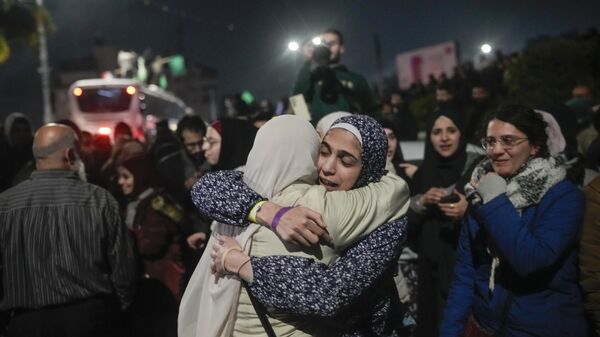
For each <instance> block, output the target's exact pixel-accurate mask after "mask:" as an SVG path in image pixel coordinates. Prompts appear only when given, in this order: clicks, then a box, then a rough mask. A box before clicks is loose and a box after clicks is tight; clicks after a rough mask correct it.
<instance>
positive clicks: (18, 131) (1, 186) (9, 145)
mask: <svg viewBox="0 0 600 337" xmlns="http://www.w3.org/2000/svg"><path fill="white" fill-rule="evenodd" d="M3 131H4V138H5V140H6V142H5V143H4V144H0V147H2V148H1V149H0V152H2V154H1V156H2V157H3V158H6V159H7V160H6V161H5V162H4V163H3V165H1V168H0V170H1V172H0V192H1V191H4V190H5V189H7V188H9V187H11V186H13V185H14V183H15V181H13V180H14V178H15V176H16V175H17V174H18V172H19V171H20V170H21V169H22V168H23V167H24V166H25V165H27V163H33V152H32V150H31V147H32V145H33V130H32V127H31V121H30V120H29V117H27V116H26V115H25V114H22V113H20V112H13V113H11V114H10V115H8V116H7V117H6V118H5V120H4V130H3Z"/></svg>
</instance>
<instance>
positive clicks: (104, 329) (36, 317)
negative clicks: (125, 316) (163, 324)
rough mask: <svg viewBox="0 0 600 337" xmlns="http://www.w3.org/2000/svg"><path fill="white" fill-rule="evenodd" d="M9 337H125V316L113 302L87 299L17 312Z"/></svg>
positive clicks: (13, 316)
mask: <svg viewBox="0 0 600 337" xmlns="http://www.w3.org/2000/svg"><path fill="white" fill-rule="evenodd" d="M6 336H7V337H71V336H72V337H113V336H122V313H121V309H120V307H119V303H118V302H117V301H116V300H113V299H98V298H93V299H87V300H83V301H80V302H77V303H73V304H65V305H60V306H53V307H48V308H42V309H38V310H24V311H15V312H14V314H13V315H12V317H11V318H10V321H9V322H8V327H7V331H6Z"/></svg>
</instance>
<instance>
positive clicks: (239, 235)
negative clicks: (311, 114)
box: [177, 115, 319, 337]
mask: <svg viewBox="0 0 600 337" xmlns="http://www.w3.org/2000/svg"><path fill="white" fill-rule="evenodd" d="M318 148H319V137H318V135H317V133H316V132H315V130H314V128H313V127H312V126H311V125H310V123H308V122H307V121H306V120H304V119H302V118H300V117H297V116H294V115H285V116H280V117H276V118H274V119H271V120H270V121H268V122H267V123H266V124H265V125H264V126H263V127H262V128H260V129H259V131H258V133H257V134H256V138H255V140H254V145H253V147H252V150H251V151H250V154H249V155H248V161H247V162H246V167H245V169H244V181H245V182H246V183H247V184H248V186H249V187H251V188H252V189H254V190H255V191H257V192H258V193H260V194H261V195H262V196H264V197H268V198H272V197H273V196H274V195H276V194H277V193H279V192H281V191H282V190H283V189H285V188H286V187H288V186H289V185H291V184H293V183H298V182H303V183H310V184H312V183H314V182H315V181H316V178H317V168H316V164H315V163H316V160H317V156H318ZM258 228H260V225H257V224H250V226H248V227H244V228H240V227H233V226H229V225H224V224H217V226H216V227H215V228H214V231H213V233H214V232H217V233H223V234H227V235H231V236H234V237H235V239H236V240H237V241H238V243H239V244H240V246H242V247H243V249H244V251H245V252H246V253H249V251H250V246H251V241H252V240H251V239H252V235H253V234H254V233H255V232H256V230H257V229H258ZM215 240H216V239H215V238H214V236H211V238H210V239H209V241H208V243H207V245H206V248H205V253H204V254H203V255H202V258H201V259H200V262H198V265H197V266H196V270H194V274H193V275H192V278H191V279H190V282H189V283H188V286H187V288H186V289H185V293H184V294H183V298H182V300H181V305H180V306H179V317H178V324H177V329H178V336H179V337H229V336H230V335H231V333H232V330H233V327H234V319H235V313H236V311H237V304H238V298H239V294H240V288H241V283H240V281H239V279H238V278H237V277H234V276H227V277H225V278H221V279H220V280H218V281H216V280H215V277H214V276H213V275H212V274H211V272H210V263H211V258H210V254H209V253H207V252H210V251H212V247H213V245H214V242H215Z"/></svg>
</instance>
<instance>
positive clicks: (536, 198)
mask: <svg viewBox="0 0 600 337" xmlns="http://www.w3.org/2000/svg"><path fill="white" fill-rule="evenodd" d="M490 165H491V161H490V160H489V159H487V158H486V159H484V160H483V161H481V162H480V163H479V164H478V165H477V167H475V169H474V170H473V174H472V175H471V181H470V182H469V183H467V184H466V185H465V193H466V195H467V200H470V202H471V204H472V205H475V206H480V205H481V204H482V200H481V196H480V195H479V194H478V193H477V191H476V189H475V187H474V186H476V185H477V183H479V180H480V179H481V178H482V177H483V176H484V175H485V174H486V173H487V172H489V170H486V167H489V166H490ZM566 175H567V171H566V169H565V166H564V161H563V160H562V159H560V158H559V157H550V158H530V159H529V160H528V161H527V162H525V164H523V166H521V168H520V169H519V170H518V171H517V173H516V174H515V175H513V176H512V177H509V178H507V179H506V180H507V185H506V195H507V196H508V199H509V200H510V202H511V203H512V204H513V206H514V207H515V208H516V209H517V212H518V213H519V214H521V213H522V212H523V209H524V208H526V207H529V206H532V205H537V204H538V203H539V202H540V200H542V198H543V197H544V195H545V194H546V192H548V190H549V189H550V188H552V187H553V186H554V185H556V184H557V183H559V182H561V181H562V180H564V179H565V177H566ZM487 250H488V253H489V254H490V255H491V256H492V267H491V271H490V282H489V288H490V290H491V291H493V290H494V279H495V274H496V269H497V268H498V266H499V265H500V257H499V254H498V251H497V249H496V248H495V247H493V246H491V245H488V249H487Z"/></svg>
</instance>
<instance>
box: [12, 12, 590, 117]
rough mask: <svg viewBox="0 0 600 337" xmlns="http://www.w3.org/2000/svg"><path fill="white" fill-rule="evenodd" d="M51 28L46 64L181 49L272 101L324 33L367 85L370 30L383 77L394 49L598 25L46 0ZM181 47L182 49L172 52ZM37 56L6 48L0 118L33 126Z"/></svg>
mask: <svg viewBox="0 0 600 337" xmlns="http://www.w3.org/2000/svg"><path fill="white" fill-rule="evenodd" d="M45 4H46V7H47V8H48V10H49V11H50V13H51V15H52V16H53V18H54V21H55V24H56V26H57V31H56V32H54V33H53V34H51V35H50V36H49V41H48V43H49V53H50V54H49V56H50V62H51V64H52V66H54V67H57V66H58V64H60V63H61V62H64V61H65V60H68V59H72V58H74V57H75V58H77V57H84V56H86V55H88V54H89V53H90V51H91V47H92V45H93V41H94V38H96V37H102V38H103V39H104V40H106V42H107V43H108V44H111V45H115V46H117V47H119V48H122V49H133V50H136V51H140V52H141V51H143V50H144V49H147V48H150V49H152V50H153V51H154V52H155V53H158V54H161V55H168V54H170V53H175V52H178V51H182V52H183V53H184V54H185V55H186V56H188V62H198V63H201V64H204V65H208V66H211V67H214V68H216V69H217V70H218V72H219V82H218V93H219V95H226V94H231V93H235V92H239V91H241V90H243V89H248V90H250V91H251V92H252V93H253V94H254V95H255V97H257V98H263V97H267V98H272V99H276V98H278V97H280V96H282V95H285V94H287V93H288V92H289V90H290V89H291V86H292V84H293V81H294V78H295V75H296V72H297V70H298V68H299V64H300V62H301V57H300V55H298V54H294V53H290V52H287V51H286V48H287V43H288V42H289V41H290V40H291V39H298V40H301V39H303V38H305V37H309V36H312V35H315V34H316V33H318V32H319V31H322V30H324V29H326V28H329V27H335V28H338V29H339V30H341V31H342V32H343V33H344V35H345V40H346V43H345V44H346V53H345V54H344V55H343V57H342V63H344V64H346V65H348V66H349V67H350V69H352V70H355V71H358V72H360V73H362V74H364V75H365V76H366V77H367V78H368V79H369V80H371V81H374V79H375V72H376V68H375V56H374V51H373V34H374V33H377V34H379V36H380V39H381V45H382V51H383V62H384V72H385V75H386V76H390V75H392V73H393V72H394V56H395V54H397V53H398V52H403V51H407V50H411V49H414V48H418V47H422V46H427V45H431V44H436V43H439V42H444V41H448V40H456V41H458V42H459V46H460V52H461V61H465V60H468V59H470V58H472V57H473V56H474V55H475V53H477V51H478V47H479V45H480V44H481V43H483V42H489V43H491V44H492V45H493V46H495V47H497V48H500V49H501V50H502V51H504V52H512V51H515V50H519V49H521V48H523V47H524V46H525V43H526V41H527V40H528V39H531V38H535V37H538V36H540V35H549V36H555V35H558V34H560V33H563V32H565V31H571V30H580V31H583V30H587V29H589V28H590V27H593V26H595V27H598V28H600V18H599V15H598V13H600V1H599V0H570V1H564V0H563V1H556V0H536V1H533V0H520V1H517V0H496V1H491V0H479V1H476V0H462V1H453V0H452V1H450V0H448V1H440V0H438V1H433V0H396V1H389V0H371V1H366V0H360V1H359V0H346V1H341V0H340V1H324V0H322V1H308V0H304V1H266V0H258V1H256V0H254V1H252V0H250V1H223V0H221V1H194V0H146V1H145V0H101V1H91V0H84V1H81V0H45ZM180 49H182V50H180ZM36 69H37V61H36V55H35V54H34V52H32V51H31V50H30V49H28V48H26V47H23V46H13V50H12V56H11V59H10V60H9V61H8V62H6V63H5V64H3V65H0V115H1V117H2V118H4V116H5V115H7V114H8V113H10V112H12V111H16V110H19V111H22V112H25V113H27V114H28V115H30V116H31V117H32V119H33V121H34V123H36V124H38V125H39V123H41V114H42V112H41V111H42V108H41V104H42V103H41V101H42V100H41V89H40V84H39V76H38V75H37V70H36Z"/></svg>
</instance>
